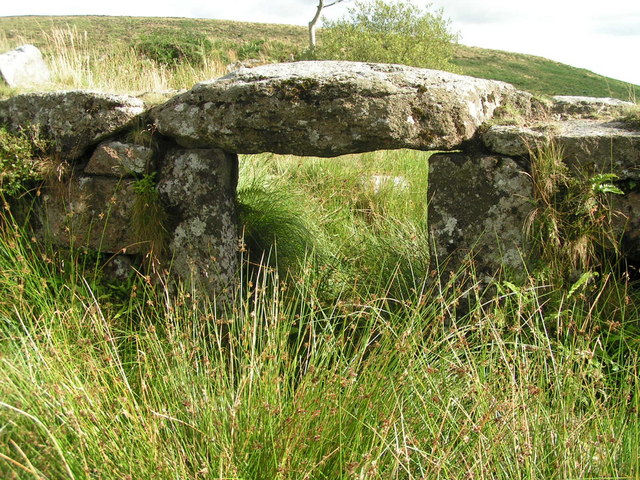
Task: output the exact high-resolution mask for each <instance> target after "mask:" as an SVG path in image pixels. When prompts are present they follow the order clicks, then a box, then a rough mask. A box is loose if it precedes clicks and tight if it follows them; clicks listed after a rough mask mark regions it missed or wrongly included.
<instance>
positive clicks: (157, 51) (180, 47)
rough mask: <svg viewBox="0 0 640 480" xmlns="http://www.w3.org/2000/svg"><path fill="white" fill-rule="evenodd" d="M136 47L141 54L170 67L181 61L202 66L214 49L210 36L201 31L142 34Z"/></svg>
mask: <svg viewBox="0 0 640 480" xmlns="http://www.w3.org/2000/svg"><path fill="white" fill-rule="evenodd" d="M134 49H135V50H136V51H137V52H138V53H139V54H141V55H144V56H145V57H147V58H149V59H151V60H153V61H155V62H157V63H158V64H161V65H166V66H168V67H173V66H176V65H177V64H179V63H189V64H191V65H194V66H200V65H202V64H203V63H204V59H205V58H206V56H207V55H208V54H210V53H211V51H212V50H213V44H212V43H211V40H209V38H208V37H207V36H206V35H204V34H202V33H199V32H186V31H183V30H176V31H159V32H153V33H149V34H146V35H142V36H141V37H140V38H139V39H138V40H137V41H136V42H135V43H134Z"/></svg>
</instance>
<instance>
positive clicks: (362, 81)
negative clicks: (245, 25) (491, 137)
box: [151, 61, 517, 157]
mask: <svg viewBox="0 0 640 480" xmlns="http://www.w3.org/2000/svg"><path fill="white" fill-rule="evenodd" d="M515 95H517V94H516V90H515V88H514V87H513V86H511V85H509V84H507V83H503V82H498V81H492V80H483V79H477V78H472V77H465V76H461V75H455V74H451V73H446V72H440V71H436V70H426V69H419V68H412V67H407V66H402V65H381V64H369V63H357V62H337V61H327V62H296V63H288V64H274V65H265V66H261V67H257V68H252V69H241V70H238V71H237V72H233V73H231V74H229V75H227V76H224V77H222V78H219V79H217V80H212V81H208V82H204V83H200V84H198V85H196V86H195V87H194V88H193V89H192V90H190V91H189V92H187V93H184V94H182V95H179V96H177V97H175V98H173V99H171V100H170V101H168V102H167V103H165V104H163V105H161V106H159V107H157V108H156V109H154V110H153V111H152V112H151V116H152V118H153V120H154V121H155V122H156V126H157V128H158V131H159V132H160V133H162V134H163V135H166V136H168V137H171V138H173V139H175V140H176V141H177V142H178V143H179V144H180V145H182V146H184V147H187V148H220V149H223V150H225V151H228V152H233V153H260V152H273V153H283V154H294V155H308V156H311V155H313V156H324V157H330V156H337V155H343V154H348V153H359V152H365V151H373V150H383V149H397V148H412V149H418V150H434V149H454V148H457V147H459V146H460V145H461V144H462V143H463V142H464V141H466V140H468V139H470V138H471V137H472V136H473V135H474V134H475V133H476V130H477V128H478V127H479V126H480V125H481V124H482V123H483V122H485V121H487V120H489V119H490V118H491V117H492V115H493V112H494V110H495V109H496V108H497V107H499V106H500V105H502V104H503V103H504V102H505V101H506V100H507V99H508V98H510V97H513V96H515Z"/></svg>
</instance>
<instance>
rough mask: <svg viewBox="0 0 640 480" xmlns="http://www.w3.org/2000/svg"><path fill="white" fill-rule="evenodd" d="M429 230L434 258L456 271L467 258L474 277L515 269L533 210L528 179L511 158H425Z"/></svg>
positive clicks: (454, 155) (519, 264) (465, 155)
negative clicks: (472, 257) (428, 166)
mask: <svg viewBox="0 0 640 480" xmlns="http://www.w3.org/2000/svg"><path fill="white" fill-rule="evenodd" d="M429 164H430V169H429V213H428V215H429V228H430V235H431V237H430V243H431V245H432V248H433V250H434V251H433V255H434V259H435V260H436V261H437V264H438V265H439V266H440V267H444V268H446V270H448V271H456V270H457V269H458V268H460V266H461V265H462V262H463V261H464V260H465V258H467V257H468V256H469V255H473V256H474V258H475V264H476V269H477V273H478V275H479V276H485V275H486V276H493V275H494V274H495V273H496V272H497V271H498V270H500V269H501V268H503V267H506V268H507V269H510V270H515V271H520V270H521V269H522V265H523V261H522V255H523V254H524V252H523V250H524V248H525V243H526V239H525V235H524V232H523V227H524V224H525V220H526V218H527V216H528V215H529V213H530V212H531V210H532V208H533V204H532V198H533V190H532V185H531V182H530V178H529V176H528V175H527V174H526V173H525V172H524V171H523V170H524V169H523V168H522V167H521V166H520V165H519V164H518V163H517V162H516V161H515V160H514V159H513V158H510V157H503V156H491V155H485V154H473V153H451V154H436V155H433V156H431V158H430V159H429Z"/></svg>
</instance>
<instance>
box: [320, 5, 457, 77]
mask: <svg viewBox="0 0 640 480" xmlns="http://www.w3.org/2000/svg"><path fill="white" fill-rule="evenodd" d="M455 42H457V34H455V33H452V32H451V31H450V29H449V21H448V20H447V19H445V17H444V16H443V12H442V11H441V10H440V11H437V12H430V11H428V10H423V9H421V8H419V7H417V6H416V5H414V4H412V3H411V2H408V1H405V0H396V1H392V2H386V1H384V0H373V1H370V2H356V4H355V7H353V8H351V9H349V14H348V15H347V16H346V17H345V18H342V19H339V20H334V21H326V22H325V24H324V28H323V30H322V32H321V34H320V36H319V41H318V47H317V49H316V50H315V51H314V52H312V53H313V54H314V55H315V56H316V57H317V58H319V59H326V60H352V61H362V62H379V63H401V64H405V65H411V66H415V67H423V68H434V69H439V70H448V71H455V69H456V68H455V66H454V65H452V64H451V63H450V60H451V58H452V57H453V54H454V44H455Z"/></svg>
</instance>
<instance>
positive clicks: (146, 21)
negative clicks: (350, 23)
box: [0, 16, 640, 100]
mask: <svg viewBox="0 0 640 480" xmlns="http://www.w3.org/2000/svg"><path fill="white" fill-rule="evenodd" d="M65 31H66V32H76V33H77V34H78V35H80V36H81V37H82V38H83V39H84V41H85V42H86V43H87V45H89V46H91V48H92V49H97V50H100V49H110V50H113V48H114V46H119V47H123V48H126V47H129V46H131V45H133V44H134V43H135V42H136V41H137V40H138V39H139V38H141V37H142V36H144V35H148V34H150V33H158V32H167V31H183V32H184V31H187V32H191V33H202V34H204V35H206V36H207V37H208V38H209V39H210V40H211V42H212V43H213V46H214V52H213V55H214V56H215V58H216V59H217V60H219V62H220V63H221V64H225V63H229V62H231V61H234V60H237V59H246V58H260V59H262V60H264V61H285V60H288V59H290V58H292V57H297V56H299V55H300V54H301V53H302V52H303V51H304V48H305V46H306V41H307V31H306V28H305V27H300V26H293V25H275V24H262V23H247V22H232V21H225V20H204V19H187V18H142V17H107V16H75V17H74V16H71V17H64V16H60V17H43V16H25V17H2V18H0V32H2V34H0V40H4V41H3V42H0V43H4V44H5V45H13V46H17V45H18V44H20V43H24V42H29V43H33V44H35V45H36V46H38V47H40V48H42V49H43V51H44V52H45V54H51V53H52V52H51V49H52V44H53V45H55V44H56V42H52V36H53V35H54V34H55V33H56V32H58V33H59V32H65ZM2 35H4V38H2ZM63 36H64V35H63ZM319 39H320V41H322V37H321V35H320V37H319ZM57 43H60V42H57ZM452 63H454V64H455V65H456V66H458V67H459V68H460V70H461V71H462V73H464V74H466V75H472V76H476V77H481V78H489V79H495V80H502V81H505V82H509V83H512V84H513V85H515V86H516V87H518V88H520V89H523V90H527V91H531V92H534V93H539V94H547V95H586V96H594V97H614V98H620V99H623V100H629V99H636V98H640V86H637V85H630V84H628V83H625V82H622V81H619V80H615V79H612V78H608V77H604V76H602V75H597V74H595V73H593V72H590V71H588V70H585V69H581V68H576V67H572V66H569V65H565V64H562V63H558V62H554V61H551V60H548V59H545V58H541V57H536V56H532V55H524V54H518V53H509V52H503V51H499V50H488V49H483V48H475V47H467V46H464V45H459V46H458V48H457V49H456V55H455V58H454V59H453V62H452Z"/></svg>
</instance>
